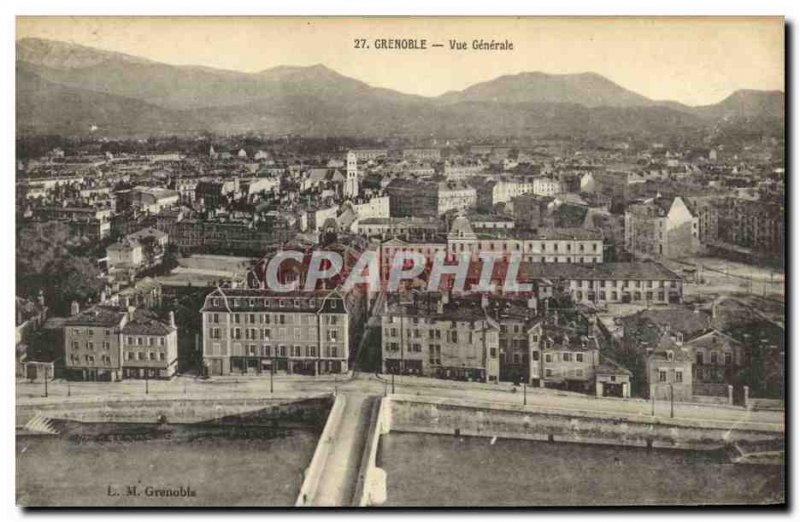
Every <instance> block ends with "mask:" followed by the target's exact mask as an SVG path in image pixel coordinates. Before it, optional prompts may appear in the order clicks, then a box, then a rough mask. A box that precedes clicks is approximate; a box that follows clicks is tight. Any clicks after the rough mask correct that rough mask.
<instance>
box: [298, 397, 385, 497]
mask: <svg viewBox="0 0 800 522" xmlns="http://www.w3.org/2000/svg"><path fill="white" fill-rule="evenodd" d="M373 400H375V397H371V396H369V395H365V394H362V393H348V394H347V403H346V404H345V409H344V412H343V414H342V421H341V422H340V423H339V429H338V430H337V431H336V433H334V434H333V435H332V437H331V440H330V443H331V444H332V449H331V452H330V453H329V454H328V458H327V460H326V461H325V466H324V469H323V471H322V478H321V480H320V483H319V486H318V487H317V492H316V495H315V498H313V499H312V501H311V505H313V506H349V505H351V503H352V501H353V495H354V493H355V487H356V482H357V480H358V470H359V467H360V465H361V455H362V454H363V449H364V443H365V442H366V437H367V432H368V431H369V426H368V424H369V420H370V413H371V411H372V403H373Z"/></svg>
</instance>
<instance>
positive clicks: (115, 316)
mask: <svg viewBox="0 0 800 522" xmlns="http://www.w3.org/2000/svg"><path fill="white" fill-rule="evenodd" d="M123 317H125V312H123V311H122V310H119V309H117V308H108V307H105V306H99V305H98V306H94V307H92V308H90V309H88V310H85V311H84V312H81V313H80V314H78V315H76V316H73V317H70V318H68V319H67V320H66V321H64V325H65V326H109V327H110V326H119V324H120V322H121V321H122V318H123Z"/></svg>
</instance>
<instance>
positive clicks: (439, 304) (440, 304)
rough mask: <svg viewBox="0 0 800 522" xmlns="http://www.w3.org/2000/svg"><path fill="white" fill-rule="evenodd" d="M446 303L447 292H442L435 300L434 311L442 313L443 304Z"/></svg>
mask: <svg viewBox="0 0 800 522" xmlns="http://www.w3.org/2000/svg"><path fill="white" fill-rule="evenodd" d="M446 304H447V294H442V297H441V298H440V299H439V300H438V301H437V302H436V313H437V314H443V313H444V305H446Z"/></svg>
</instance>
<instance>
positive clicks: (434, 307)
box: [381, 292, 500, 383]
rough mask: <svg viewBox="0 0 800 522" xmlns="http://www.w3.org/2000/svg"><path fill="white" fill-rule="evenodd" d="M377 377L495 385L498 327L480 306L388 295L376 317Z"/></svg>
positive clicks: (430, 297) (431, 295) (433, 297)
mask: <svg viewBox="0 0 800 522" xmlns="http://www.w3.org/2000/svg"><path fill="white" fill-rule="evenodd" d="M381 328H382V340H381V357H382V368H383V373H391V374H409V375H423V376H428V377H437V378H440V379H451V380H463V381H478V382H489V383H497V382H498V381H499V375H500V365H499V359H498V356H499V344H498V340H499V325H498V324H497V323H496V322H495V321H494V320H493V319H492V318H491V317H489V315H488V314H487V312H486V310H485V308H484V307H483V306H482V303H481V301H476V300H474V299H473V300H468V299H465V300H454V301H452V302H451V301H450V300H449V297H448V295H447V294H439V293H427V292H426V293H416V292H414V293H409V294H392V295H389V296H388V298H387V301H386V303H385V308H384V312H383V315H382V317H381Z"/></svg>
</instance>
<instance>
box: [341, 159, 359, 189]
mask: <svg viewBox="0 0 800 522" xmlns="http://www.w3.org/2000/svg"><path fill="white" fill-rule="evenodd" d="M344 196H345V197H346V198H355V197H357V196H358V159H357V158H356V153H355V152H353V151H352V150H351V151H350V152H348V153H347V179H345V182H344Z"/></svg>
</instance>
